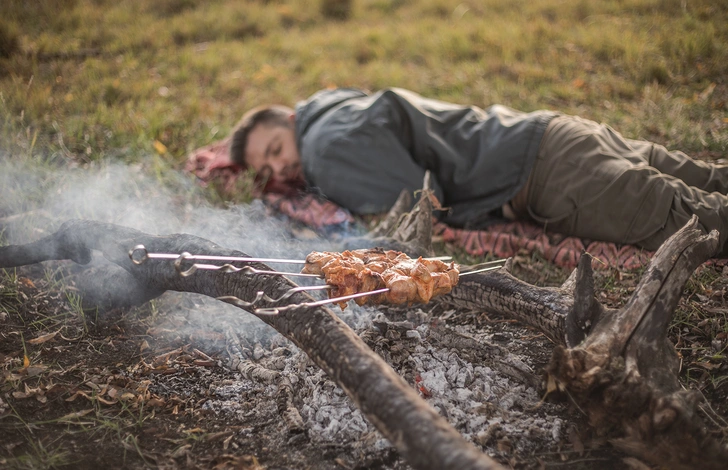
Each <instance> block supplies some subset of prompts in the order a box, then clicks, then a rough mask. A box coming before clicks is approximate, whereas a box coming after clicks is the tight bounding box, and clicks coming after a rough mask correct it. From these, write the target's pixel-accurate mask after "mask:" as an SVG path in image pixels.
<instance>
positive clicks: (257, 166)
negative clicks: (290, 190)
mask: <svg viewBox="0 0 728 470" xmlns="http://www.w3.org/2000/svg"><path fill="white" fill-rule="evenodd" d="M245 162H246V163H247V164H248V166H249V167H250V168H252V169H253V170H255V172H256V173H257V174H258V175H260V176H261V177H263V178H266V179H267V180H269V181H274V182H293V181H300V180H301V179H302V178H303V172H302V171H301V157H300V155H299V153H298V147H297V146H296V135H295V131H294V129H293V126H290V127H284V126H279V125H266V124H259V125H257V126H255V127H254V128H253V129H252V130H251V131H250V133H249V134H248V144H247V146H246V147H245Z"/></svg>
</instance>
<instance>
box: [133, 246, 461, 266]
mask: <svg viewBox="0 0 728 470" xmlns="http://www.w3.org/2000/svg"><path fill="white" fill-rule="evenodd" d="M180 257H184V259H185V260H190V261H225V262H227V263H234V262H241V263H287V264H306V260H301V259H282V258H252V257H247V256H217V255H193V254H190V253H186V252H185V253H150V252H149V251H148V250H147V249H146V247H145V246H144V245H137V246H135V247H134V248H132V249H131V250H129V258H131V261H132V263H134V264H142V263H144V262H145V261H146V260H148V259H168V260H176V259H179V258H180ZM425 259H427V260H432V261H435V260H438V261H445V260H449V259H452V256H434V257H431V258H425ZM201 269H202V268H201Z"/></svg>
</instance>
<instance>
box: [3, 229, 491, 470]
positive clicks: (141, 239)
mask: <svg viewBox="0 0 728 470" xmlns="http://www.w3.org/2000/svg"><path fill="white" fill-rule="evenodd" d="M139 244H143V245H145V246H146V247H147V249H148V250H149V251H151V252H169V253H182V252H191V253H196V254H208V255H213V254H214V255H220V256H246V255H245V253H241V252H238V251H233V250H229V249H225V248H222V247H220V246H217V245H215V244H213V243H212V242H210V241H208V240H204V239H202V238H198V237H195V236H192V235H185V234H178V235H170V236H163V237H159V236H152V235H149V234H146V233H143V232H140V231H137V230H133V229H129V228H125V227H120V226H116V225H112V224H105V223H100V222H93V221H69V222H66V223H65V224H63V225H62V226H61V228H60V229H59V230H58V231H57V232H56V233H54V234H52V235H50V236H48V237H46V238H44V239H42V240H39V241H37V242H34V243H30V244H28V245H21V246H6V247H0V267H13V266H19V265H23V264H29V263H36V262H40V261H44V260H59V259H72V260H74V261H76V262H79V263H88V262H89V261H90V260H91V251H92V250H98V251H101V252H102V253H103V255H104V256H105V257H106V258H107V259H108V260H109V261H111V262H113V263H115V264H117V265H119V266H121V267H122V268H124V269H125V270H126V271H127V272H128V273H129V274H130V275H131V276H132V277H133V278H134V279H135V281H136V283H137V284H139V285H142V286H145V288H146V289H147V291H149V292H154V293H158V294H161V293H162V292H164V291H167V290H173V291H180V292H194V293H199V294H204V295H207V296H210V297H214V298H218V297H226V296H233V297H237V298H239V299H241V300H243V301H244V302H251V301H252V300H253V299H254V298H255V297H256V293H257V292H259V291H263V292H265V293H267V294H268V295H269V296H270V297H272V298H278V297H280V296H281V295H283V294H284V293H286V292H287V291H288V290H289V289H291V288H292V287H295V284H293V283H292V282H291V281H289V280H288V279H286V278H284V277H281V276H273V275H235V276H234V275H229V274H225V273H222V272H220V271H204V272H202V271H199V272H197V273H195V274H194V275H192V276H189V277H182V276H180V275H179V274H178V273H177V272H176V271H175V269H174V268H173V267H172V266H171V264H170V263H164V262H151V261H147V262H145V263H143V264H141V265H135V264H134V263H132V262H131V260H130V259H129V255H128V253H129V250H130V249H131V248H132V247H134V246H136V245H139ZM252 266H253V267H256V268H259V269H266V270H268V269H270V268H268V267H267V266H265V265H262V264H252ZM312 300H313V299H312V298H311V297H310V296H308V295H307V294H305V293H302V292H300V293H297V294H295V295H293V296H292V297H291V298H290V299H289V302H291V303H303V302H310V301H312ZM257 306H259V307H271V306H273V305H271V304H270V303H266V302H265V301H262V302H260V303H259V304H258V305H257ZM251 313H252V312H251ZM259 318H260V319H261V320H263V321H264V322H266V323H268V324H269V325H271V326H272V327H273V328H275V329H276V330H277V331H278V332H280V333H281V334H282V335H284V336H285V337H287V338H288V339H290V340H291V341H292V342H293V343H295V344H296V345H297V346H298V347H300V348H301V349H302V350H303V351H305V352H306V354H308V355H309V357H311V359H312V360H313V361H314V362H315V363H316V364H317V365H318V366H319V367H321V368H322V369H323V370H324V371H325V372H326V373H327V374H328V375H329V376H330V377H331V378H332V379H333V380H334V381H335V382H336V383H337V384H338V385H339V386H340V387H341V388H342V389H344V391H345V392H346V393H347V395H348V396H349V397H350V398H351V399H352V401H353V402H354V403H355V404H356V405H357V406H358V407H359V408H360V409H361V410H362V412H363V414H364V415H365V416H366V417H367V418H368V419H369V420H370V421H371V422H372V423H373V424H374V425H375V426H376V427H377V429H379V431H380V432H381V433H382V434H383V435H384V436H385V437H386V438H387V439H389V441H390V442H391V443H392V444H393V445H394V446H395V447H396V448H397V449H398V450H399V452H400V453H401V454H402V456H403V457H404V458H405V459H406V460H407V461H408V462H409V463H410V464H411V465H412V466H413V467H415V468H420V469H432V470H440V469H446V468H453V469H454V468H457V469H494V468H501V467H500V465H498V463H496V462H495V461H493V460H492V459H490V458H489V457H488V456H486V455H485V454H483V453H482V452H480V451H479V450H478V449H476V448H475V446H473V445H472V444H471V443H469V442H468V441H466V440H465V439H464V438H463V437H462V436H461V435H460V434H459V433H458V432H457V431H456V430H455V429H454V428H453V427H452V426H451V425H450V424H449V423H448V422H447V421H446V420H445V419H444V418H443V417H442V416H440V415H439V414H438V413H437V412H436V411H435V410H434V409H433V408H432V407H431V406H430V405H428V404H427V403H426V402H425V401H424V400H422V399H421V398H420V396H419V395H418V394H417V392H416V391H415V390H414V389H413V388H412V387H410V386H409V385H408V384H407V383H406V382H405V381H404V380H403V379H402V378H401V377H400V376H399V375H397V374H396V373H395V372H394V371H393V370H392V369H391V368H390V367H389V366H388V365H387V364H386V363H385V362H384V361H383V360H382V359H381V358H380V357H379V356H377V355H376V354H375V353H374V352H373V351H372V350H371V349H369V348H368V347H367V346H366V344H364V342H363V341H362V340H361V339H360V338H359V337H358V336H357V335H356V334H355V333H354V332H353V331H352V330H351V329H350V328H349V327H348V326H347V325H346V324H345V323H344V322H342V321H341V320H340V319H339V318H338V317H337V316H336V315H334V314H333V312H331V311H330V310H329V309H327V308H324V307H317V308H301V309H291V310H284V311H282V312H281V313H280V314H278V315H261V316H259Z"/></svg>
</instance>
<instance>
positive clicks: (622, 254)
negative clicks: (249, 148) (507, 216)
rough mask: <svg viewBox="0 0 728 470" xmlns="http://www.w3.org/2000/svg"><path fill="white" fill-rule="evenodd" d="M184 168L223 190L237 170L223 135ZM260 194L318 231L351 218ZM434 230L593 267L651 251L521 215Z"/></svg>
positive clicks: (482, 246)
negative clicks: (586, 258) (587, 258)
mask: <svg viewBox="0 0 728 470" xmlns="http://www.w3.org/2000/svg"><path fill="white" fill-rule="evenodd" d="M186 170H187V171H189V172H191V173H194V174H195V175H196V176H197V178H198V179H199V181H200V182H201V183H202V184H207V183H209V182H210V181H212V180H213V179H216V180H218V182H219V187H220V188H221V189H222V190H223V191H231V190H232V189H234V188H235V180H236V179H237V178H239V177H240V175H241V174H242V173H241V169H240V167H238V166H236V165H235V164H233V163H232V161H231V160H230V156H229V153H228V142H227V140H223V141H219V142H216V143H214V144H212V145H209V146H207V147H203V148H201V149H198V150H196V151H194V152H193V153H192V154H191V155H190V156H189V160H188V162H187V165H186ZM260 197H261V199H262V200H263V202H264V203H265V204H266V205H268V206H269V207H272V208H273V209H275V210H276V211H278V212H280V213H281V214H285V215H286V216H288V217H290V218H292V219H294V220H297V221H300V222H302V223H304V224H306V225H308V226H310V227H312V228H315V229H317V230H320V231H324V232H332V231H336V230H338V229H341V228H349V227H350V226H351V225H353V224H355V223H356V220H355V218H354V217H353V216H352V215H351V213H349V212H348V211H347V210H346V209H343V208H341V207H339V206H337V205H336V204H334V203H332V202H331V201H327V200H325V199H323V198H321V197H320V196H317V195H314V194H305V193H299V194H298V195H295V196H291V195H282V194H275V193H270V192H261V194H260ZM433 235H434V236H437V237H440V238H441V239H442V240H443V241H445V242H448V243H453V244H455V245H458V246H461V247H462V248H463V249H464V250H465V251H466V252H467V253H469V254H471V255H477V256H484V255H486V254H491V255H493V256H495V257H498V258H506V257H509V256H513V255H515V254H516V253H518V252H519V251H520V250H527V251H529V252H534V251H535V252H539V253H540V254H541V255H542V256H543V257H544V258H546V259H547V260H549V261H551V262H552V263H554V264H556V265H559V266H563V267H566V268H573V267H575V266H576V264H577V262H578V260H579V256H581V253H582V252H583V251H587V252H589V253H590V254H591V255H592V256H594V257H595V258H597V259H598V260H600V261H601V263H600V262H596V263H593V266H594V267H595V268H596V269H600V268H617V269H636V268H640V267H642V266H644V265H646V263H647V261H649V259H650V258H651V257H652V254H653V253H652V252H649V251H645V250H643V249H641V248H639V247H636V246H632V245H615V244H614V243H606V242H598V241H590V240H583V239H580V238H576V237H566V236H563V235H559V234H555V233H551V232H546V231H544V230H543V228H541V227H539V226H537V225H534V224H532V223H529V222H523V221H519V222H508V223H498V224H493V225H491V226H489V227H488V228H487V229H485V230H463V229H456V228H453V227H449V226H447V225H445V224H443V223H439V222H437V223H435V225H434V233H433Z"/></svg>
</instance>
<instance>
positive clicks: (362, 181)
mask: <svg viewBox="0 0 728 470" xmlns="http://www.w3.org/2000/svg"><path fill="white" fill-rule="evenodd" d="M313 147H314V148H315V147H316V145H314V146H313ZM314 152H315V153H314ZM314 152H311V155H304V171H305V174H306V179H307V180H308V182H309V184H311V185H312V186H316V187H318V188H319V189H321V191H322V193H323V194H324V195H325V196H326V197H328V198H329V199H330V200H332V201H334V202H335V203H337V204H339V205H341V206H343V207H346V208H347V209H349V210H351V211H352V212H355V213H359V214H373V213H380V212H386V211H388V210H389V209H390V208H391V207H392V204H394V202H395V201H396V200H397V197H398V196H399V194H400V192H401V191H402V189H407V190H410V191H413V192H414V191H416V190H418V189H421V188H422V181H423V178H424V175H425V169H424V168H422V167H420V166H418V165H417V164H416V163H415V162H414V160H412V157H411V156H410V154H409V152H408V150H407V149H406V148H405V147H404V146H403V145H402V143H401V142H400V140H399V139H398V138H397V137H396V136H395V135H394V134H393V133H392V132H391V131H390V130H388V129H384V128H380V127H376V126H362V127H360V128H358V129H356V130H354V131H352V132H349V133H346V134H344V135H341V136H339V137H338V138H336V139H334V140H332V141H330V142H328V143H327V144H326V146H325V147H321V148H319V149H316V150H314ZM433 173H434V172H433ZM433 179H434V181H432V182H431V184H432V185H431V187H432V189H433V190H434V191H435V195H436V196H437V197H438V199H440V201H443V198H442V197H443V194H442V190H441V188H440V185H439V184H438V182H437V180H436V178H433Z"/></svg>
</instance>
